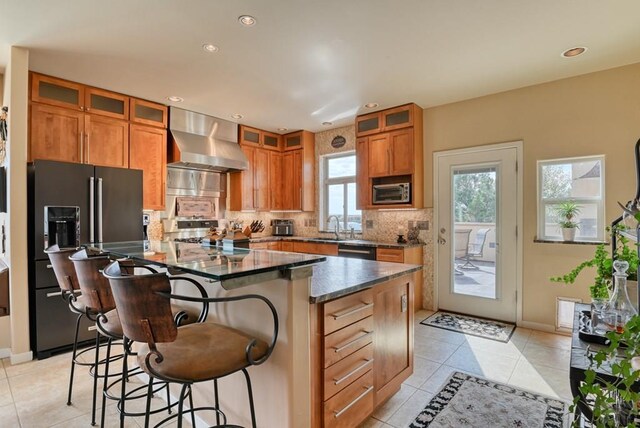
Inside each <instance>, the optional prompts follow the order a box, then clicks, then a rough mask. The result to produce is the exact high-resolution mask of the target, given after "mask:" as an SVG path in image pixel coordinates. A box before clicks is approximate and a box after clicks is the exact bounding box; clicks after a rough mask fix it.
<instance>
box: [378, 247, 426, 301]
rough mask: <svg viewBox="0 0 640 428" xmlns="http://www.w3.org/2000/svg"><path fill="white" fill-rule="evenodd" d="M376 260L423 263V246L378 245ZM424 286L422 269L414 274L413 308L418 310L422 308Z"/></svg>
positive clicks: (413, 263)
mask: <svg viewBox="0 0 640 428" xmlns="http://www.w3.org/2000/svg"><path fill="white" fill-rule="evenodd" d="M376 260H377V261H379V262H392V263H408V264H412V265H421V264H423V263H424V262H423V259H422V246H418V247H403V248H384V247H378V248H377V249H376ZM422 288H423V276H422V271H421V270H419V271H417V272H415V273H414V274H413V290H414V299H413V303H414V304H413V308H414V310H416V311H419V310H420V309H422Z"/></svg>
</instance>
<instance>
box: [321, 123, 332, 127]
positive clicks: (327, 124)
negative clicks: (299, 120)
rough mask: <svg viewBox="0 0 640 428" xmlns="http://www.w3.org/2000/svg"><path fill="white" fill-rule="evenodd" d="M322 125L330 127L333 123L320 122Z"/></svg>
mask: <svg viewBox="0 0 640 428" xmlns="http://www.w3.org/2000/svg"><path fill="white" fill-rule="evenodd" d="M322 124H323V125H324V126H331V125H333V122H322Z"/></svg>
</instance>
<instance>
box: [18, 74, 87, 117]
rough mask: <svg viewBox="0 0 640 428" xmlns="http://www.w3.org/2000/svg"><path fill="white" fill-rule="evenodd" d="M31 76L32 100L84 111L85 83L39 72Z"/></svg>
mask: <svg viewBox="0 0 640 428" xmlns="http://www.w3.org/2000/svg"><path fill="white" fill-rule="evenodd" d="M30 76H31V101H35V102H38V103H42V104H49V105H52V106H58V107H66V108H69V109H71V110H80V111H84V102H85V99H84V91H85V86H84V85H82V84H80V83H74V82H69V81H67V80H63V79H58V78H56V77H50V76H44V75H42V74H37V73H31V75H30Z"/></svg>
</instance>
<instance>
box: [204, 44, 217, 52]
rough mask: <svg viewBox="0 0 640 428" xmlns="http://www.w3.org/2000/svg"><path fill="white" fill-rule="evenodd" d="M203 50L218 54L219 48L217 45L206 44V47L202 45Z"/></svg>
mask: <svg viewBox="0 0 640 428" xmlns="http://www.w3.org/2000/svg"><path fill="white" fill-rule="evenodd" d="M202 49H204V50H205V51H207V52H211V53H213V52H218V47H217V46H216V45H212V44H211V43H205V44H204V45H202Z"/></svg>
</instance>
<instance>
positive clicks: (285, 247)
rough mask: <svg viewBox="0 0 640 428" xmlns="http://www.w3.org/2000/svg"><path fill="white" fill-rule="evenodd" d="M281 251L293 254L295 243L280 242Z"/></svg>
mask: <svg viewBox="0 0 640 428" xmlns="http://www.w3.org/2000/svg"><path fill="white" fill-rule="evenodd" d="M280 251H287V252H289V253H293V242H291V241H281V242H280Z"/></svg>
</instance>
